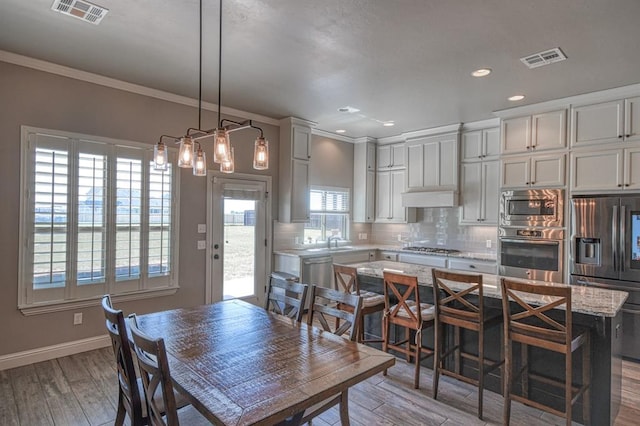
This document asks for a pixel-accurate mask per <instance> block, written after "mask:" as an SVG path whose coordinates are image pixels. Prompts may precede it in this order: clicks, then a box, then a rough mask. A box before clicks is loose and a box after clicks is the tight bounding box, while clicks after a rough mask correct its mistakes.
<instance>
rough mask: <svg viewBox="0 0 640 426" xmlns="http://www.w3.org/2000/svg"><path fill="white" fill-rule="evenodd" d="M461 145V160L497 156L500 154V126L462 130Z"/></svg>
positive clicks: (475, 159)
mask: <svg viewBox="0 0 640 426" xmlns="http://www.w3.org/2000/svg"><path fill="white" fill-rule="evenodd" d="M461 145H462V148H461V156H462V159H461V161H477V160H482V159H485V158H486V159H489V158H493V157H496V158H497V157H498V156H499V155H500V128H499V127H494V128H491V129H482V130H473V131H470V132H464V133H463V134H462V143H461Z"/></svg>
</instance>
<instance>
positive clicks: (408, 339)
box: [404, 327, 411, 362]
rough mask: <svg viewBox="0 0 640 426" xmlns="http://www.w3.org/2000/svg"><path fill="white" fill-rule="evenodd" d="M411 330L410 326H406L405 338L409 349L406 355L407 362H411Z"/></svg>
mask: <svg viewBox="0 0 640 426" xmlns="http://www.w3.org/2000/svg"><path fill="white" fill-rule="evenodd" d="M410 337H411V332H410V331H409V328H408V327H405V328H404V339H405V340H406V341H407V350H406V352H405V357H406V360H407V362H411V339H410Z"/></svg>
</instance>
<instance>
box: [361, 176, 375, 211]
mask: <svg viewBox="0 0 640 426" xmlns="http://www.w3.org/2000/svg"><path fill="white" fill-rule="evenodd" d="M365 198H366V200H365V212H364V213H365V219H366V222H373V217H374V214H375V208H376V172H374V171H367V190H366V194H365Z"/></svg>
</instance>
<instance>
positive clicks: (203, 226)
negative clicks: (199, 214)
mask: <svg viewBox="0 0 640 426" xmlns="http://www.w3.org/2000/svg"><path fill="white" fill-rule="evenodd" d="M206 233H207V224H206V223H199V224H198V234H206Z"/></svg>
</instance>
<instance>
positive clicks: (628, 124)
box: [624, 96, 640, 141]
mask: <svg viewBox="0 0 640 426" xmlns="http://www.w3.org/2000/svg"><path fill="white" fill-rule="evenodd" d="M624 139H625V140H626V141H639V140H640V96H638V97H635V98H629V99H625V101H624Z"/></svg>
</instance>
